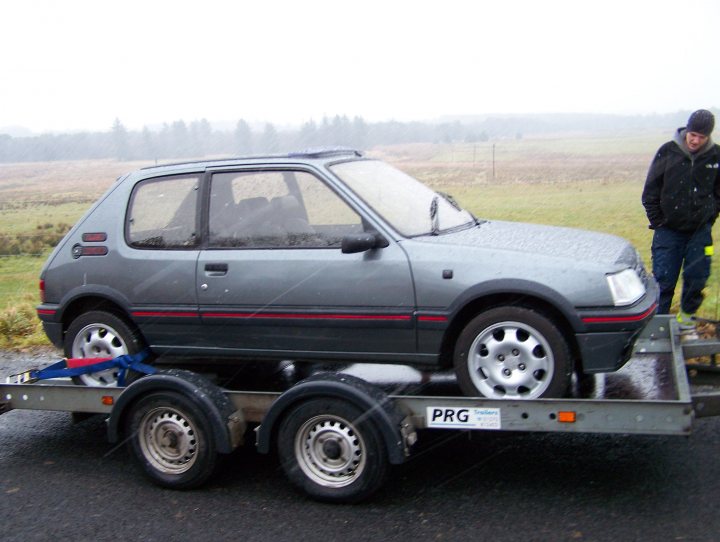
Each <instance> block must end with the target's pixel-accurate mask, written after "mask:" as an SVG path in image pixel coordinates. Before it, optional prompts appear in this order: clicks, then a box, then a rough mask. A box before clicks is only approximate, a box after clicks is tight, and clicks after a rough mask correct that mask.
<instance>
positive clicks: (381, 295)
mask: <svg viewBox="0 0 720 542" xmlns="http://www.w3.org/2000/svg"><path fill="white" fill-rule="evenodd" d="M40 289H41V297H42V304H41V305H40V306H39V307H38V315H39V317H40V319H41V320H42V322H43V325H44V329H45V331H46V333H47V335H48V337H49V338H50V340H51V341H52V342H53V343H54V344H55V345H57V346H58V347H62V348H64V350H65V353H66V355H67V356H68V357H75V358H83V357H114V356H117V355H121V354H124V353H135V352H137V351H139V350H140V349H142V348H145V347H150V349H151V351H152V352H153V354H154V355H156V356H172V358H173V359H176V358H177V359H178V360H179V361H178V363H181V362H182V360H184V359H190V360H193V361H194V362H195V363H196V364H197V363H198V362H200V363H202V360H206V359H210V358H213V359H217V358H220V359H225V360H226V361H227V362H228V363H243V362H245V361H247V360H259V359H267V360H288V359H289V360H295V361H319V362H324V363H325V362H372V363H395V364H406V365H412V366H414V367H416V368H420V369H440V368H443V369H447V368H451V367H454V370H455V374H456V375H457V380H458V383H459V385H460V387H461V389H462V391H463V393H465V394H467V395H471V396H484V397H489V398H498V399H523V398H537V397H559V396H562V395H563V394H565V393H566V390H567V389H568V386H569V382H570V378H571V374H572V373H573V371H576V372H578V373H579V374H582V373H598V372H608V371H615V370H617V369H618V368H620V367H621V366H622V365H623V364H624V363H625V361H627V359H628V358H629V356H630V354H631V350H632V344H633V339H634V337H635V336H636V335H637V334H638V333H639V332H640V330H641V329H642V328H643V326H644V325H645V324H646V323H647V321H648V320H649V319H650V318H651V317H652V316H653V314H654V313H655V309H656V298H657V286H656V284H655V282H654V280H653V279H652V277H650V276H649V275H648V274H647V272H646V270H645V268H644V266H643V263H642V261H641V260H640V258H639V256H638V253H637V251H636V250H635V249H634V248H633V247H632V246H631V245H630V244H629V243H627V242H626V241H625V240H623V239H620V238H618V237H615V236H611V235H606V234H601V233H593V232H587V231H582V230H574V229H568V228H556V227H550V226H540V225H530V224H520V223H510V222H502V221H484V220H478V219H476V218H475V217H474V216H473V215H472V214H470V213H469V212H467V211H465V210H463V209H461V208H460V207H459V206H458V205H457V204H456V203H455V202H454V200H453V199H452V198H450V197H448V196H445V195H443V194H439V193H436V192H434V191H433V190H431V189H430V188H428V187H427V186H425V185H424V184H422V183H420V182H419V181H417V180H415V179H413V178H412V177H410V176H408V175H406V174H405V173H403V172H401V171H399V170H397V169H395V168H394V167H392V166H390V165H388V164H386V163H384V162H382V161H379V160H374V159H368V158H365V157H363V156H362V154H361V153H359V152H356V151H349V150H337V149H336V150H320V151H315V152H312V151H308V152H305V153H298V154H289V155H284V156H271V157H252V158H242V159H232V160H219V161H206V162H193V163H184V164H174V165H166V166H159V167H151V168H147V169H142V170H139V171H136V172H133V173H131V174H129V175H126V176H124V177H121V178H120V179H118V181H117V182H116V183H115V184H114V185H113V186H112V187H111V188H110V189H109V190H108V191H107V193H105V195H103V196H102V197H101V198H100V200H99V201H98V202H97V203H95V205H94V206H93V207H92V208H91V209H90V210H89V211H88V212H87V213H86V214H85V216H84V217H83V218H82V219H81V220H80V221H79V222H78V223H77V224H76V225H75V226H74V227H73V229H72V230H71V231H70V232H69V233H68V234H67V236H66V237H65V238H64V239H63V240H62V241H61V242H60V243H59V244H58V246H57V247H56V248H55V250H54V251H53V252H52V254H51V255H50V257H49V259H48V260H47V262H46V264H45V266H44V268H43V270H42V274H41V277H40ZM83 383H85V384H88V385H116V384H117V379H116V375H115V374H113V373H112V372H107V371H106V372H103V373H96V374H93V375H88V376H86V377H83Z"/></svg>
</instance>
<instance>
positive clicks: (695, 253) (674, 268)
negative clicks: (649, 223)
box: [652, 224, 713, 314]
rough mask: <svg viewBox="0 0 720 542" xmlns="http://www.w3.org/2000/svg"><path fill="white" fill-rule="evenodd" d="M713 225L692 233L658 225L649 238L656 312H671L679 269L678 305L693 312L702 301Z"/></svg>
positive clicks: (708, 264)
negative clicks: (657, 297) (656, 288)
mask: <svg viewBox="0 0 720 542" xmlns="http://www.w3.org/2000/svg"><path fill="white" fill-rule="evenodd" d="M712 242H713V241H712V225H711V224H706V225H705V226H702V227H701V228H699V229H698V230H697V231H695V232H689V233H685V232H679V231H675V230H671V229H669V228H662V227H661V228H657V229H656V230H655V234H654V236H653V241H652V265H653V275H655V280H657V282H658V285H659V286H660V306H659V307H658V313H659V314H667V313H669V312H670V304H671V303H672V298H673V294H674V292H675V285H676V284H677V281H678V277H679V276H680V269H682V276H683V286H682V295H681V297H680V308H681V309H682V311H683V312H686V313H688V314H695V313H696V312H697V310H698V309H699V308H700V304H701V303H702V300H703V293H702V291H703V288H705V284H706V283H707V280H708V277H710V254H711V252H710V253H708V252H707V251H706V250H705V247H712Z"/></svg>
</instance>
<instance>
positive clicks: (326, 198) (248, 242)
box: [209, 170, 362, 248]
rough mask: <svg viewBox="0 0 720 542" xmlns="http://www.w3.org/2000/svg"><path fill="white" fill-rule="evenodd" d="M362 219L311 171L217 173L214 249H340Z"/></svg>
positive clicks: (213, 197)
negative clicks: (343, 241)
mask: <svg viewBox="0 0 720 542" xmlns="http://www.w3.org/2000/svg"><path fill="white" fill-rule="evenodd" d="M359 231H362V220H361V218H360V216H359V215H358V214H357V213H356V212H355V211H353V210H352V209H351V208H350V207H349V206H348V205H347V203H345V201H343V200H342V198H340V197H339V196H338V195H337V194H336V193H335V192H333V191H332V190H331V189H330V188H328V187H327V186H326V185H325V183H323V182H322V181H321V180H320V179H318V178H317V177H315V176H314V175H312V174H311V173H308V172H305V171H287V170H283V171H280V170H275V171H243V172H230V173H217V174H215V175H213V177H212V184H211V189H210V237H209V246H210V247H211V248H295V247H303V248H339V247H340V246H341V241H342V237H343V236H344V235H346V234H348V233H353V232H359Z"/></svg>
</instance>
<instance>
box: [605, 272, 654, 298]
mask: <svg viewBox="0 0 720 542" xmlns="http://www.w3.org/2000/svg"><path fill="white" fill-rule="evenodd" d="M606 278H607V282H608V286H609V287H610V293H611V294H612V298H613V303H614V304H615V306H616V307H620V306H623V305H632V304H633V303H635V302H636V301H637V300H638V299H640V298H641V297H642V296H643V295H645V285H644V284H643V282H642V280H640V277H639V276H638V274H637V273H636V272H635V270H634V269H625V270H623V271H620V272H619V273H613V274H612V275H607V276H606Z"/></svg>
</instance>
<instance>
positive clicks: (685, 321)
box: [675, 311, 700, 342]
mask: <svg viewBox="0 0 720 542" xmlns="http://www.w3.org/2000/svg"><path fill="white" fill-rule="evenodd" d="M675 320H676V321H677V323H678V327H679V328H680V341H682V342H685V341H696V340H698V339H699V338H700V336H699V335H698V333H697V329H696V328H695V315H694V314H688V313H686V312H684V311H680V312H678V313H677V316H676V317H675Z"/></svg>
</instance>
